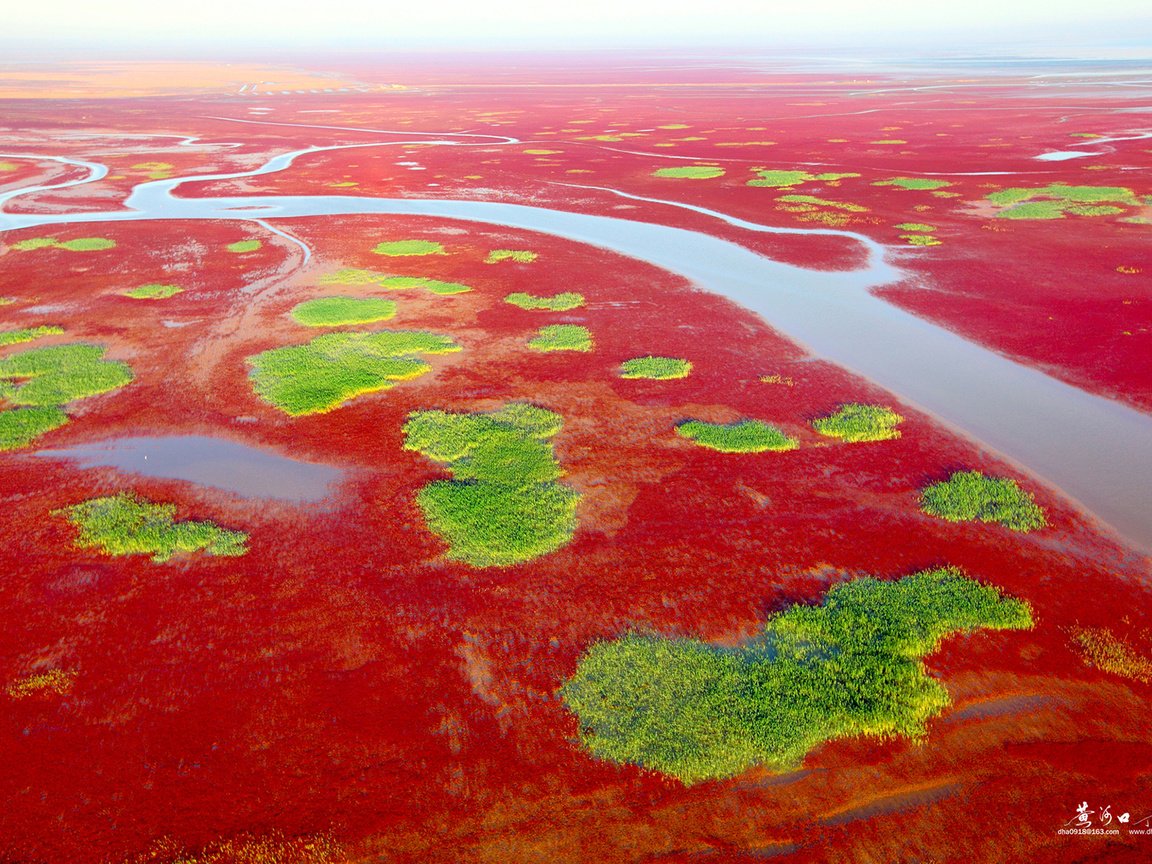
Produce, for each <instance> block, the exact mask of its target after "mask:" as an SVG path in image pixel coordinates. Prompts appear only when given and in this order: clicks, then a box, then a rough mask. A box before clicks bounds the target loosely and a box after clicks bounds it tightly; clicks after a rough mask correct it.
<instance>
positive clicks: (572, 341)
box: [528, 324, 592, 351]
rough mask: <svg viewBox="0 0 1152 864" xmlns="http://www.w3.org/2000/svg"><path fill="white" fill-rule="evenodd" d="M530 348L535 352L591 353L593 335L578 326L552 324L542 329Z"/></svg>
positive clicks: (529, 345) (586, 329)
mask: <svg viewBox="0 0 1152 864" xmlns="http://www.w3.org/2000/svg"><path fill="white" fill-rule="evenodd" d="M528 347H529V348H531V349H532V350H533V351H591V350H592V334H591V333H589V332H588V328H587V327H581V326H580V325H578V324H550V325H548V326H547V327H541V328H540V330H539V332H538V333H537V335H536V337H535V338H534V339H532V340H531V341H530V342H529V343H528Z"/></svg>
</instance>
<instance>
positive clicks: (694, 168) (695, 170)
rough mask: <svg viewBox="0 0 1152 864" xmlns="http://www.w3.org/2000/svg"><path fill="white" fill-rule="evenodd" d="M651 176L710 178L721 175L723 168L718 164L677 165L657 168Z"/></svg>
mask: <svg viewBox="0 0 1152 864" xmlns="http://www.w3.org/2000/svg"><path fill="white" fill-rule="evenodd" d="M652 176H653V177H672V178H677V179H680V180H711V179H713V178H714V177H723V176H724V169H723V168H721V167H720V166H719V165H678V166H676V167H674V168H657V169H656V170H655V171H653V172H652Z"/></svg>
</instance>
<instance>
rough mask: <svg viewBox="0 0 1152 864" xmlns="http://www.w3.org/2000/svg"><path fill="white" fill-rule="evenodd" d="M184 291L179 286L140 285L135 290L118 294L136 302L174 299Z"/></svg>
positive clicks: (130, 289)
mask: <svg viewBox="0 0 1152 864" xmlns="http://www.w3.org/2000/svg"><path fill="white" fill-rule="evenodd" d="M183 291H184V289H183V288H181V287H180V286H179V285H160V284H157V283H152V284H150V285H141V286H139V287H137V288H129V289H127V290H126V291H121V292H120V293H121V294H122V295H123V296H125V297H132V298H134V299H136V300H167V299H168V298H169V297H175V296H176V295H177V294H180V293H182V292H183Z"/></svg>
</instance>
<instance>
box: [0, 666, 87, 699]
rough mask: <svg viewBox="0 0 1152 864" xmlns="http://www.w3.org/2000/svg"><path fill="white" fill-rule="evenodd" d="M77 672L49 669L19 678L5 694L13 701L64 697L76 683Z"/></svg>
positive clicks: (6, 688)
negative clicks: (32, 697) (37, 697)
mask: <svg viewBox="0 0 1152 864" xmlns="http://www.w3.org/2000/svg"><path fill="white" fill-rule="evenodd" d="M76 677H77V675H76V672H75V671H73V670H71V669H49V670H48V671H47V672H34V673H33V674H31V675H26V676H25V677H23V678H18V679H17V680H15V681H13V682H12V683H11V684H9V685H8V686H7V687H5V688H4V692H5V693H7V694H8V695H9V696H11V697H12V698H13V699H27V698H28V697H30V696H46V695H52V696H63V695H64V694H66V693H67V692H68V691H69V690H71V689H72V685H73V684H75V683H76Z"/></svg>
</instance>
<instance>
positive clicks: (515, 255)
mask: <svg viewBox="0 0 1152 864" xmlns="http://www.w3.org/2000/svg"><path fill="white" fill-rule="evenodd" d="M538 257H539V256H538V255H537V254H536V253H535V252H529V251H528V250H526V249H493V250H492V251H491V252H489V253H488V257H487V258H485V259H484V263H485V264H498V263H499V262H501V261H516V262H517V263H519V264H531V263H532V262H533V261H535V260H536V259H537V258H538Z"/></svg>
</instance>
